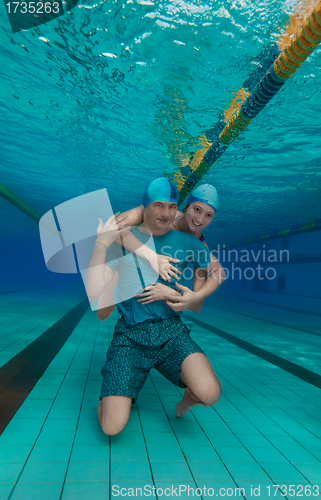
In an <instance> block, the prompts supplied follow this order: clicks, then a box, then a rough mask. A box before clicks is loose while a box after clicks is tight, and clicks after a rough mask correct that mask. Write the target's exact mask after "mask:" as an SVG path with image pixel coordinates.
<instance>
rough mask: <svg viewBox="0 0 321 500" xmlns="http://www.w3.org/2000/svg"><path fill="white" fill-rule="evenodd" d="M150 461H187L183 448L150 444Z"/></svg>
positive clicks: (148, 449)
mask: <svg viewBox="0 0 321 500" xmlns="http://www.w3.org/2000/svg"><path fill="white" fill-rule="evenodd" d="M147 451H148V456H149V460H150V462H185V458H184V455H183V453H182V450H181V448H180V447H179V446H178V445H176V446H171V445H169V446H165V445H164V446H163V445H155V444H154V445H153V444H150V445H148V447H147Z"/></svg>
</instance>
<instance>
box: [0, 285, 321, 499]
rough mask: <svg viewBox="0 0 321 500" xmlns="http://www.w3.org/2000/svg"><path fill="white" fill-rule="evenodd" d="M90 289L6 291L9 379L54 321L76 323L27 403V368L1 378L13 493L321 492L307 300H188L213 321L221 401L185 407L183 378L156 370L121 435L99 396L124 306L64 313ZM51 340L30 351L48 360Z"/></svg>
mask: <svg viewBox="0 0 321 500" xmlns="http://www.w3.org/2000/svg"><path fill="white" fill-rule="evenodd" d="M82 300H83V296H80V294H79V293H78V294H77V293H74V294H72V293H67V292H65V293H59V294H58V292H54V291H53V292H48V291H47V290H46V291H45V292H44V291H43V290H41V289H38V290H29V291H22V292H16V293H10V294H2V296H1V319H0V332H1V334H0V366H2V368H1V369H0V375H1V377H2V380H7V379H6V376H7V375H6V374H8V373H9V371H10V370H13V369H14V367H15V366H16V365H17V364H18V363H21V362H22V361H21V359H22V358H23V356H22V355H20V358H19V353H21V352H22V353H24V352H28V351H24V349H26V348H27V347H28V346H30V345H31V344H32V343H33V342H35V341H37V339H39V338H45V337H41V336H43V335H44V334H45V333H46V332H47V331H48V330H50V329H52V328H54V326H55V325H57V324H59V325H60V330H59V329H58V328H57V331H59V332H63V331H64V329H65V330H66V329H67V330H68V328H69V329H70V334H68V335H69V336H68V335H67V336H66V340H65V341H64V343H63V345H62V347H61V348H60V350H59V351H58V353H57V354H56V355H54V357H53V360H52V361H51V362H50V363H49V366H48V367H47V368H46V369H45V371H44V373H43V375H42V376H41V377H40V379H39V380H38V382H37V383H36V385H35V386H34V388H33V389H32V390H31V392H30V393H29V395H28V396H27V397H26V399H25V400H24V402H23V403H22V404H21V406H20V407H19V405H20V403H19V401H21V397H22V398H23V397H24V391H25V393H26V391H27V387H25V386H24V384H23V382H19V383H18V382H16V384H15V385H12V389H11V390H8V388H7V391H6V387H5V386H6V383H2V385H1V387H0V389H1V391H2V392H1V393H0V400H1V403H2V406H3V415H4V417H3V422H5V417H6V415H12V418H11V419H10V421H9V423H8V425H6V427H5V428H4V430H3V432H2V434H1V436H0V498H1V500H6V499H8V500H9V499H10V500H17V499H23V500H29V499H30V500H38V499H39V500H40V499H41V500H44V499H45V500H59V499H62V500H75V499H78V498H79V499H81V500H87V499H88V500H100V499H104V500H106V499H108V498H117V497H118V498H124V497H136V498H144V497H150V498H177V497H178V498H193V497H194V498H195V497H197V498H208V497H211V496H225V497H232V498H236V497H237V498H242V496H243V497H245V498H246V499H250V498H255V497H258V498H261V499H266V498H271V497H273V498H291V497H293V496H294V497H295V498H296V497H301V498H302V497H303V498H306V497H308V496H311V498H312V497H316V496H317V495H316V493H317V491H318V490H317V485H318V486H319V487H320V489H321V398H320V395H321V391H320V379H321V363H320V346H321V336H320V334H319V333H318V331H317V329H316V328H313V327H311V332H309V331H307V328H303V326H302V325H304V324H305V322H306V318H305V317H304V315H303V314H300V313H293V312H290V311H288V312H286V311H283V312H284V315H283V316H282V318H281V316H280V310H278V309H275V311H274V312H275V315H272V314H271V310H272V312H273V309H272V308H271V307H270V306H264V305H259V306H258V305H257V304H247V306H248V307H245V306H246V304H244V303H242V304H241V303H240V302H238V301H236V300H235V299H233V300H228V299H226V298H222V297H218V298H217V306H216V307H215V308H214V307H205V308H204V310H203V311H202V312H201V313H199V314H198V315H192V314H190V313H187V314H186V315H185V319H189V320H190V319H191V318H195V321H199V322H200V323H198V324H194V327H193V329H192V337H193V338H194V339H195V340H196V341H197V342H198V343H199V344H200V346H201V347H202V348H203V350H204V351H205V353H206V354H207V355H208V357H209V359H210V361H211V362H212V365H213V367H214V369H215V371H216V373H217V375H218V377H219V378H220V380H221V382H222V386H223V394H222V397H221V399H220V401H219V402H218V403H217V404H216V405H215V406H214V407H210V408H204V407H200V406H198V407H195V408H193V409H192V411H191V412H189V413H188V414H187V415H185V416H184V417H183V418H181V419H177V418H176V417H175V404H176V402H178V401H179V399H180V398H181V396H182V391H181V390H179V389H178V388H176V387H175V386H173V385H172V384H171V383H170V382H168V381H167V380H166V379H165V378H164V377H162V376H161V375H160V374H159V373H158V372H156V371H155V370H154V371H152V372H151V374H150V376H149V378H148V380H147V382H146V384H145V386H144V388H143V390H142V391H141V393H140V396H139V399H138V401H137V404H136V405H132V411H131V415H130V419H129V422H128V425H127V427H126V428H125V430H124V431H123V432H122V433H121V434H120V435H118V436H114V437H112V438H109V437H107V436H105V435H104V434H103V432H102V431H101V429H100V427H99V424H98V421H97V405H98V396H99V392H100V385H101V375H100V369H101V367H102V365H103V364H104V360H105V355H106V350H107V348H108V345H109V342H110V340H111V337H112V334H113V328H114V325H115V322H116V321H117V319H118V315H117V313H114V314H113V315H112V317H111V318H110V319H109V320H108V321H105V322H104V323H101V322H99V321H98V320H97V319H96V316H95V313H93V312H91V311H90V310H89V309H87V310H86V311H85V312H84V314H83V313H81V314H80V320H79V321H78V320H77V321H78V322H77V321H76V323H77V324H76V326H75V327H71V326H70V325H71V324H72V323H70V320H69V319H68V321H69V323H68V321H67V320H66V322H65V323H58V322H59V320H60V319H61V318H63V317H66V315H67V313H68V311H70V310H72V309H73V308H75V306H77V304H79V303H80V302H81V301H82ZM68 318H69V317H68ZM300 325H301V326H302V330H301V326H300ZM211 329H212V330H211ZM213 329H214V330H213ZM215 329H216V333H215ZM50 331H53V330H50ZM46 338H47V337H46ZM242 342H243V343H242ZM37 346H38V344H37ZM251 346H252V347H251ZM41 352H42V351H41V349H40V350H38V354H37V355H36V356H35V357H34V359H33V361H30V362H32V363H33V367H35V366H36V368H34V369H35V370H36V369H38V368H37V367H38V366H39V363H40V361H41V359H44V356H43V355H42V354H41ZM265 353H267V355H266V354H265ZM269 356H270V357H269ZM30 359H31V358H30ZM279 359H281V364H280V363H279V361H278V360H279ZM282 360H283V361H282ZM27 361H28V360H27ZM27 361H26V362H25V363H27ZM28 362H29V361H28ZM283 362H284V363H283ZM8 363H9V364H8ZM10 363H11V364H10ZM282 363H283V364H282ZM40 364H41V363H40ZM278 364H279V365H278ZM6 366H7V367H10V370H9V368H8V369H7V371H5V370H6ZM293 367H294V369H293ZM300 367H301V368H302V370H303V371H302V373H303V375H304V376H303V375H302V373H301V371H300ZM10 373H13V372H11V371H10ZM302 376H303V378H302ZM3 377H4V378H3ZM29 377H30V372H29ZM14 380H15V379H14ZM14 380H13V382H11V383H12V384H14ZM17 380H20V381H21V380H22V381H23V378H22V379H21V377H20V379H17ZM0 383H1V382H0ZM19 384H21V385H22V386H23V387H20V386H19ZM4 394H6V396H5V397H4ZM19 398H20V399H19ZM17 408H18V409H17ZM10 412H11V413H10ZM276 485H280V486H279V489H278V488H277V487H276ZM309 492H310V493H309ZM281 493H282V494H281ZM313 493H314V494H313ZM155 495H156V496H155ZM320 495H321V493H320Z"/></svg>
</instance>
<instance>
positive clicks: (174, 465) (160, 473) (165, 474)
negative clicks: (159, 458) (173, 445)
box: [151, 462, 193, 483]
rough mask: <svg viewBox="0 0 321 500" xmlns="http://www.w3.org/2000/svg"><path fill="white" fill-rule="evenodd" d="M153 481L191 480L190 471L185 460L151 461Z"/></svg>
mask: <svg viewBox="0 0 321 500" xmlns="http://www.w3.org/2000/svg"><path fill="white" fill-rule="evenodd" d="M151 467H152V472H153V478H154V481H155V482H156V481H161V480H164V478H166V481H177V478H179V480H180V481H182V483H183V482H185V481H187V482H188V481H193V476H192V474H191V471H190V469H189V467H188V465H187V464H186V462H152V463H151Z"/></svg>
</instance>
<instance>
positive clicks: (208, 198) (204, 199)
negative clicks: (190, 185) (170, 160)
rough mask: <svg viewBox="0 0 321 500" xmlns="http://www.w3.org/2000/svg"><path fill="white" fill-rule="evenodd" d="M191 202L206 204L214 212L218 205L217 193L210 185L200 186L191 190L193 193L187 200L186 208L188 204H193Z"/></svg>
mask: <svg viewBox="0 0 321 500" xmlns="http://www.w3.org/2000/svg"><path fill="white" fill-rule="evenodd" d="M193 201H200V202H201V203H206V205H209V206H210V207H212V208H213V209H214V211H215V212H216V210H217V209H218V205H219V200H218V193H217V191H216V188H215V187H214V186H212V185H211V184H202V185H201V186H198V187H197V188H195V189H193V191H192V192H191V194H190V195H189V197H188V198H187V200H186V206H187V205H189V204H190V203H193Z"/></svg>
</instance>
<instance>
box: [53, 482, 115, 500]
mask: <svg viewBox="0 0 321 500" xmlns="http://www.w3.org/2000/svg"><path fill="white" fill-rule="evenodd" d="M108 498H109V483H108V482H90V481H88V482H86V483H78V482H76V483H65V485H64V489H63V494H62V497H61V500H77V499H79V500H107V499H108ZM57 499H58V497H57ZM43 500H44V499H43ZM46 500H47V499H46Z"/></svg>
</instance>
